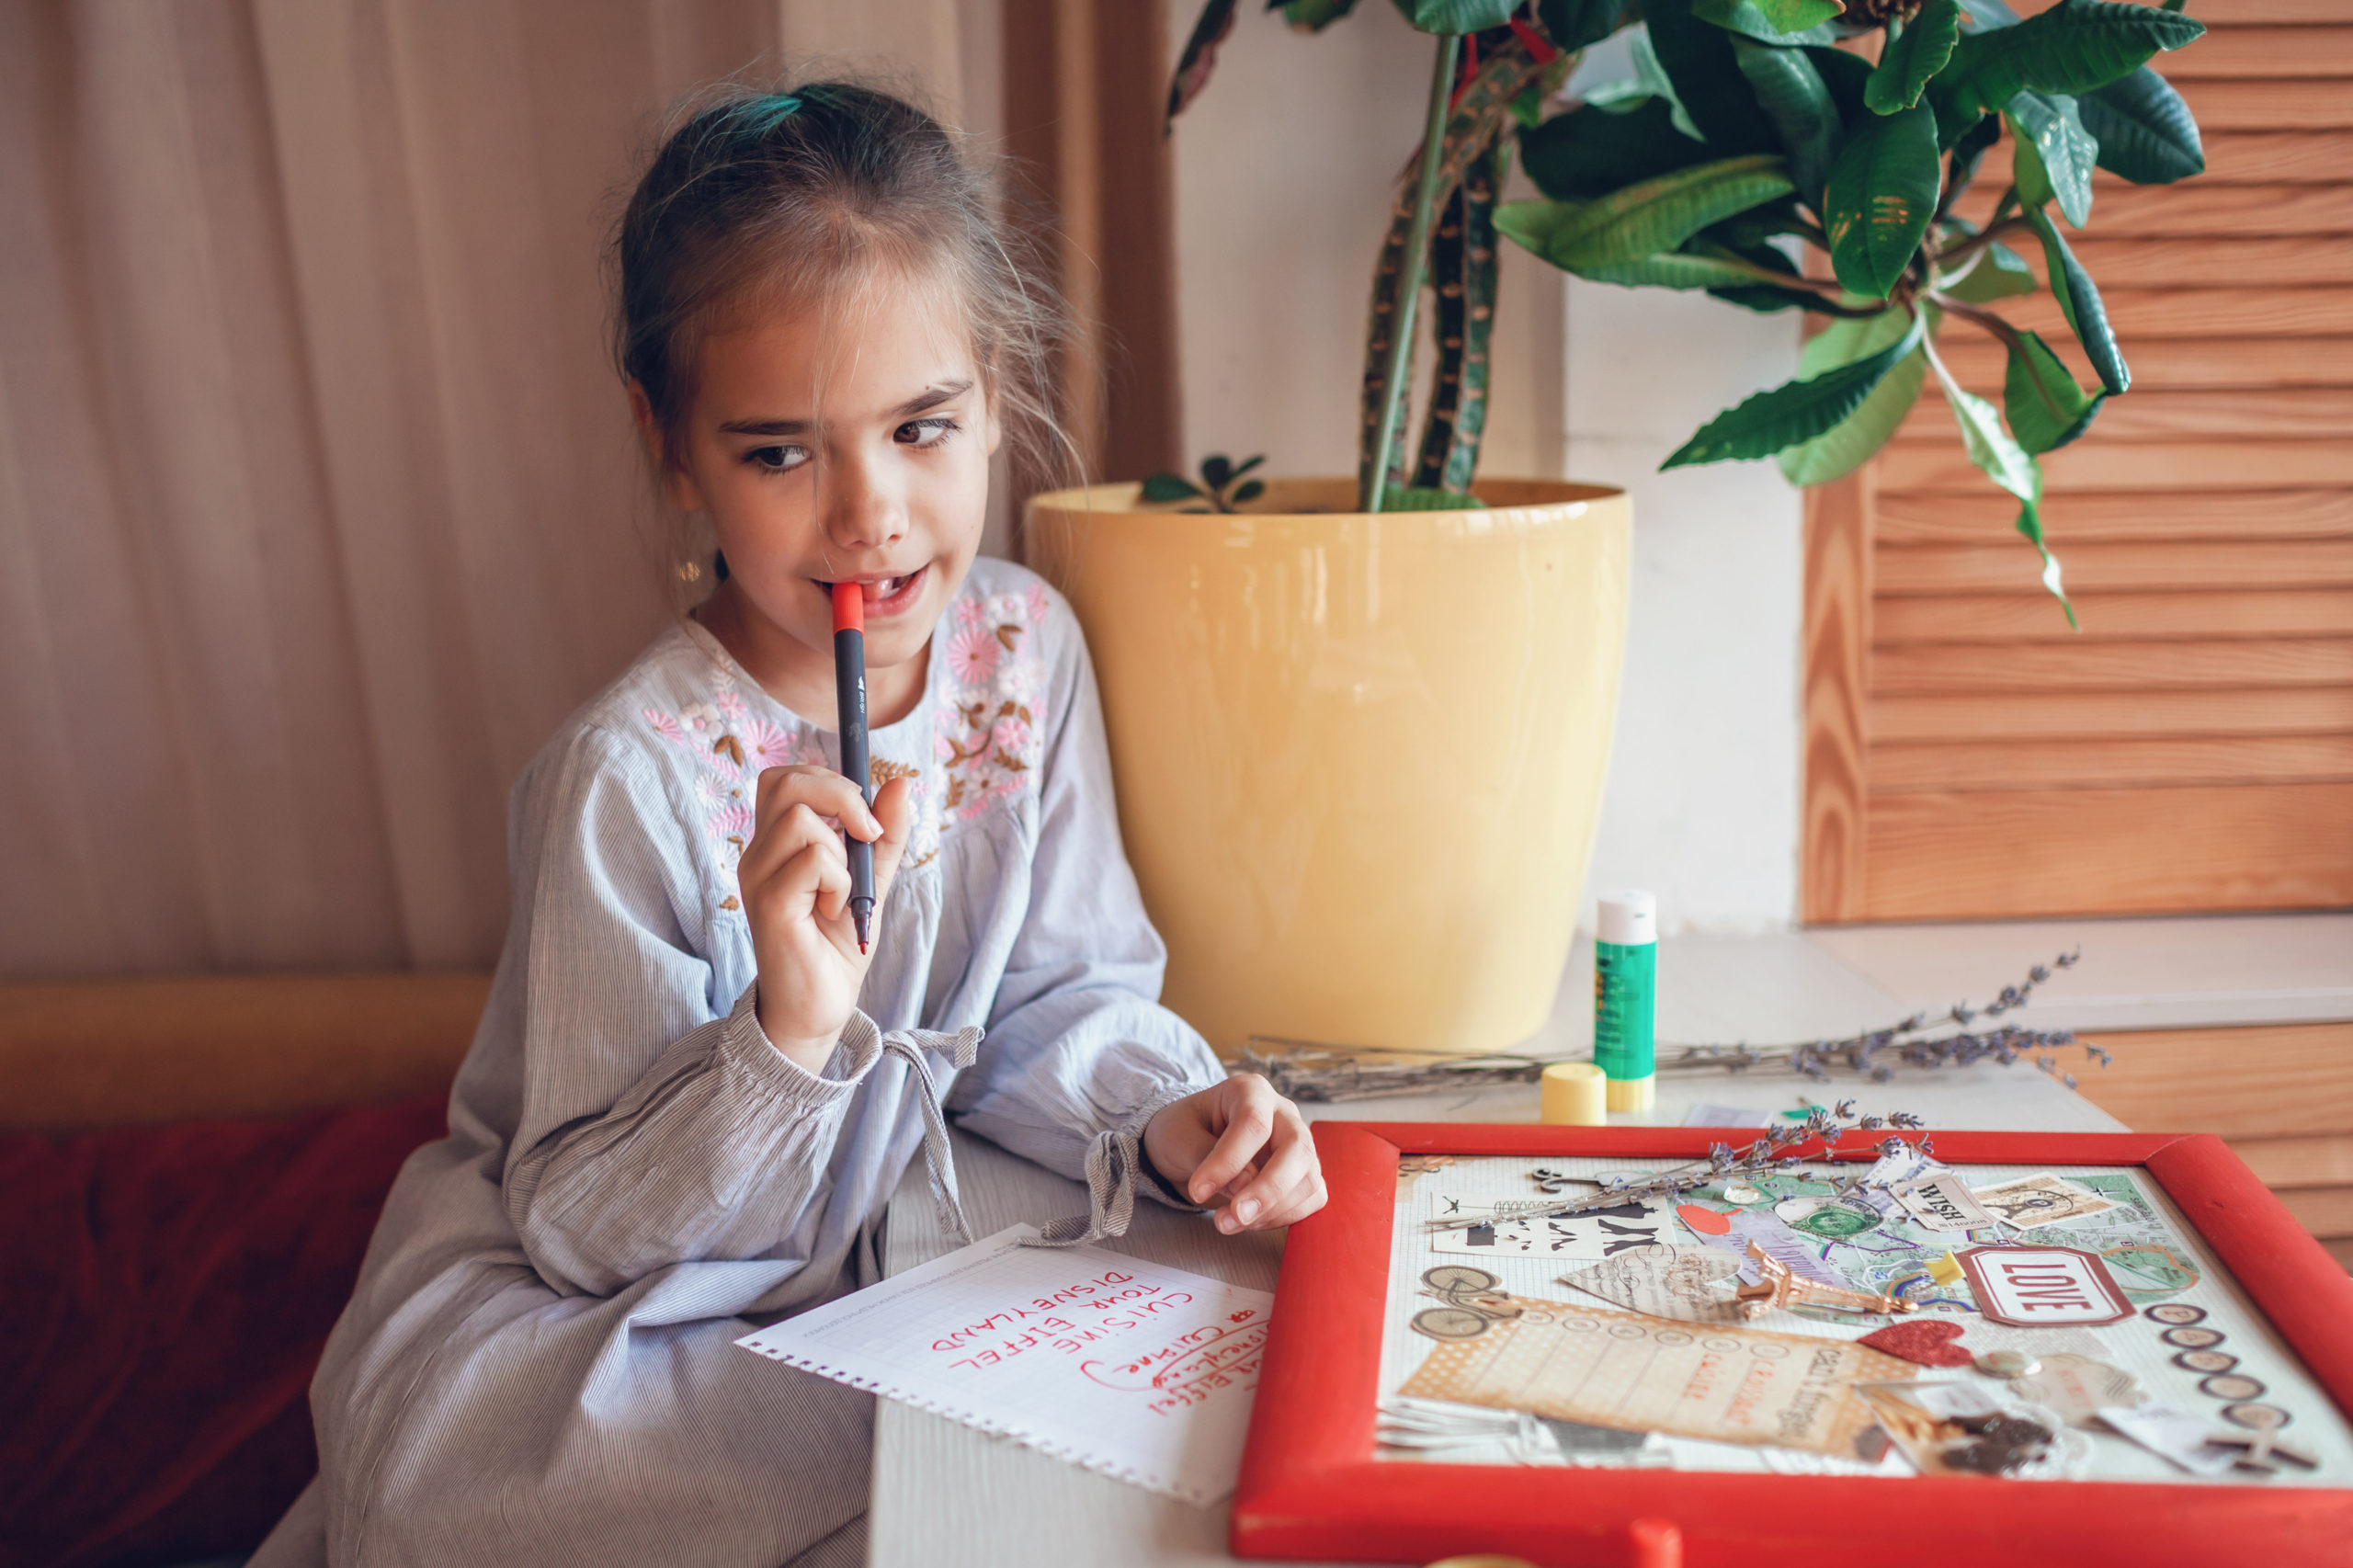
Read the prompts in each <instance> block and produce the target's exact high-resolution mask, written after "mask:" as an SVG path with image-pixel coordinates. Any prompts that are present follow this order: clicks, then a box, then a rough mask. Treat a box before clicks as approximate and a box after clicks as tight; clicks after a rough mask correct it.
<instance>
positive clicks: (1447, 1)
mask: <svg viewBox="0 0 2353 1568" xmlns="http://www.w3.org/2000/svg"><path fill="white" fill-rule="evenodd" d="M1518 9H1519V0H1413V9H1412V10H1411V11H1408V12H1407V13H1406V15H1407V17H1409V18H1410V19H1411V20H1412V22H1413V24H1414V26H1415V28H1418V29H1420V30H1421V31H1423V32H1426V33H1483V32H1485V31H1486V30H1487V29H1488V28H1499V27H1502V26H1503V25H1504V24H1505V23H1506V22H1508V21H1510V20H1511V14H1512V13H1513V12H1514V11H1517V10H1518Z"/></svg>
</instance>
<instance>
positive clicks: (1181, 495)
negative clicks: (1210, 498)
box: [1143, 473, 1201, 503]
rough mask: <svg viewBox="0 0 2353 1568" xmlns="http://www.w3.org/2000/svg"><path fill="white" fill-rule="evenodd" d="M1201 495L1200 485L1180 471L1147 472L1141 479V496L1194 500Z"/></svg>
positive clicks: (1147, 498) (1164, 499)
mask: <svg viewBox="0 0 2353 1568" xmlns="http://www.w3.org/2000/svg"><path fill="white" fill-rule="evenodd" d="M1200 496H1201V487H1200V486H1199V485H1198V484H1195V483H1193V482H1192V481H1191V480H1189V479H1187V478H1186V477H1185V476H1184V475H1183V474H1181V473H1148V474H1146V475H1144V480H1143V498H1144V499H1145V500H1147V501H1151V502H1154V503H1158V502H1164V501H1194V500H1199V498H1200Z"/></svg>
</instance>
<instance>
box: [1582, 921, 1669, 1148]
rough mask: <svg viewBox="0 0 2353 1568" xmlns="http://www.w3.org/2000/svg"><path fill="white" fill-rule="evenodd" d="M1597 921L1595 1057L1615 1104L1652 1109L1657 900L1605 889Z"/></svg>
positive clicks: (1615, 1107)
mask: <svg viewBox="0 0 2353 1568" xmlns="http://www.w3.org/2000/svg"><path fill="white" fill-rule="evenodd" d="M1595 937H1596V939H1595V942H1594V945H1593V1060H1594V1061H1595V1062H1596V1063H1597V1064H1598V1065H1599V1067H1600V1068H1601V1071H1602V1073H1603V1074H1605V1075H1606V1076H1607V1077H1608V1080H1609V1108H1610V1109H1611V1110H1632V1111H1640V1110H1648V1109H1650V1108H1651V1105H1652V1103H1653V1091H1654V1085H1655V1080H1654V1078H1653V1077H1652V1074H1653V1072H1654V1061H1653V1056H1652V1030H1653V1024H1654V1014H1655V1012H1656V1010H1657V1005H1658V900H1656V899H1654V898H1653V897H1652V896H1651V895H1650V894H1649V893H1646V892H1610V893H1604V894H1602V895H1601V917H1600V919H1599V920H1598V921H1597V930H1596V932H1595Z"/></svg>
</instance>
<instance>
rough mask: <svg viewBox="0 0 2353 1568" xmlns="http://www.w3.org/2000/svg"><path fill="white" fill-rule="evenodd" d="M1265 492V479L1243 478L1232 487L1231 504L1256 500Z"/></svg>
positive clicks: (1236, 504) (1241, 503)
mask: <svg viewBox="0 0 2353 1568" xmlns="http://www.w3.org/2000/svg"><path fill="white" fill-rule="evenodd" d="M1266 493H1267V482H1266V481H1265V480H1263V479H1245V480H1244V481H1243V482H1242V483H1240V484H1238V485H1236V486H1235V487H1234V490H1233V497H1232V499H1233V504H1234V505H1235V506H1241V505H1243V504H1244V503H1245V502H1248V501H1256V499H1257V498H1258V497H1259V496H1261V495H1264V494H1266Z"/></svg>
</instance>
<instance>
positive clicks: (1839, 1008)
mask: <svg viewBox="0 0 2353 1568" xmlns="http://www.w3.org/2000/svg"><path fill="white" fill-rule="evenodd" d="M1661 971H1662V984H1661V997H1660V1007H1659V1033H1660V1037H1661V1038H1662V1039H1663V1040H1687V1041H1688V1040H1705V1041H1711V1042H1716V1043H1731V1042H1733V1040H1737V1039H1740V1038H1742V1037H1744V1036H1745V1038H1746V1039H1747V1040H1750V1041H1752V1042H1754V1043H1758V1044H1764V1043H1770V1042H1777V1041H1786V1040H1791V1039H1803V1038H1808V1037H1812V1036H1815V1035H1822V1034H1835V1033H1845V1032H1853V1031H1856V1030H1859V1029H1861V1028H1872V1027H1879V1026H1882V1025H1885V1024H1887V1023H1890V1022H1892V1021H1893V1020H1894V1019H1895V1018H1897V1017H1901V1016H1902V1015H1903V1014H1904V1012H1905V1011H1906V1010H1907V1009H1908V1008H1909V1007H1912V1006H1920V1005H1924V1003H1931V1002H1934V999H1931V998H1919V997H1913V998H1908V999H1907V998H1902V997H1898V996H1895V995H1893V994H1891V993H1890V992H1889V991H1888V990H1886V989H1882V988H1881V987H1880V986H1879V985H1877V984H1875V983H1872V982H1871V981H1870V979H1869V978H1867V977H1866V976H1865V975H1864V974H1862V973H1860V972H1858V971H1857V970H1856V969H1855V968H1854V967H1851V966H1850V965H1848V964H1847V963H1843V962H1841V961H1839V960H1836V959H1834V958H1833V957H1831V956H1830V955H1829V954H1827V953H1826V952H1825V951H1824V950H1823V949H1819V948H1816V947H1814V946H1813V945H1812V944H1811V943H1810V941H1809V940H1808V939H1807V938H1805V937H1789V938H1786V939H1784V938H1768V939H1767V940H1765V941H1763V942H1758V943H1742V942H1738V941H1726V940H1722V939H1716V940H1713V941H1711V940H1708V939H1700V940H1697V941H1692V942H1688V943H1681V944H1678V943H1670V944H1668V946H1667V949H1666V951H1665V953H1663V954H1662V957H1661ZM1590 976H1591V970H1590V958H1589V952H1588V954H1587V955H1586V960H1585V967H1584V968H1582V969H1580V965H1579V963H1578V961H1576V960H1572V961H1571V963H1570V965H1569V970H1568V973H1567V974H1566V975H1565V976H1564V978H1563V986H1562V993H1561V998H1562V999H1561V1002H1560V1004H1559V1005H1558V1006H1556V1008H1555V1010H1554V1015H1553V1017H1552V1021H1551V1022H1550V1023H1549V1024H1548V1025H1547V1026H1546V1028H1545V1029H1544V1030H1543V1031H1542V1032H1541V1033H1540V1034H1539V1035H1538V1036H1537V1037H1536V1038H1535V1039H1534V1040H1530V1041H1529V1045H1528V1049H1529V1051H1534V1052H1537V1053H1540V1054H1570V1053H1573V1052H1575V1051H1578V1050H1579V1049H1580V1048H1581V1046H1582V1045H1583V1044H1585V1043H1587V1042H1589V1040H1590V1038H1591V1024H1592V1020H1591V1017H1590V1010H1591V1006H1592V1001H1591V998H1592V994H1593V993H1592V989H1591V978H1590ZM2015 978H2017V977H2016V976H2012V975H2007V974H2003V975H1988V976H1984V977H1982V978H1981V979H1978V980H1976V981H1974V982H1965V983H1963V985H1962V987H1961V991H1960V992H1956V993H1954V994H1951V995H1947V996H1944V997H1943V998H1942V1001H1941V1002H1940V1003H1935V1005H1938V1006H1941V1005H1942V1004H1943V1003H1949V1002H1950V1001H1953V1000H1956V999H1958V997H1959V995H1961V994H1963V993H1965V992H1966V991H1967V990H1968V989H1969V986H1970V984H1972V983H1974V984H1976V985H1977V986H1978V987H1979V988H1980V989H1979V991H1978V994H1979V995H1981V996H1982V995H1984V993H1985V990H1987V989H1997V988H1998V987H1999V985H2000V984H2001V983H2004V982H2006V981H2008V980H2011V979H2015ZM1744 998H1745V1005H1744V1003H1743V999H1744ZM2021 1021H2029V1020H2027V1019H2025V1017H2024V1016H2021ZM1845 1097H1852V1098H1853V1099H1855V1100H1856V1101H1857V1103H1858V1106H1859V1109H1860V1110H1861V1111H1863V1112H1865V1113H1872V1112H1876V1113H1881V1114H1883V1113H1885V1112H1887V1111H1891V1110H1907V1111H1911V1112H1913V1113H1914V1114H1915V1115H1917V1116H1919V1117H1921V1118H1922V1119H1925V1120H1926V1121H1927V1124H1928V1127H1929V1129H1930V1131H1936V1130H1938V1129H1947V1128H1967V1127H2001V1128H2005V1129H2009V1130H2014V1131H2119V1130H2120V1129H2121V1127H2122V1124H2121V1123H2120V1122H2119V1121H2117V1120H2116V1119H2114V1118H2113V1117H2110V1116H2109V1115H2108V1114H2107V1113H2106V1112H2104V1111H2101V1110H2099V1109H2098V1108H2096V1107H2094V1106H2092V1105H2091V1104H2089V1103H2088V1102H2087V1101H2086V1100H2084V1099H2083V1098H2081V1097H2080V1096H2076V1095H2075V1094H2072V1093H2070V1092H2069V1091H2068V1090H2067V1089H2066V1088H2065V1087H2063V1085H2060V1084H2059V1083H2058V1082H2057V1081H2056V1080H2054V1079H2052V1078H2049V1077H2047V1076H2045V1075H2044V1074H2040V1073H2039V1072H2037V1071H2036V1070H2035V1069H2034V1068H2033V1067H2032V1066H2030V1065H2027V1064H2023V1063H2021V1064H2020V1065H2018V1066H2015V1067H2009V1068H2001V1067H1996V1066H1994V1065H1992V1064H1991V1063H1984V1062H1981V1063H1979V1064H1978V1065H1977V1066H1975V1067H1973V1068H1970V1069H1967V1070H1964V1071H1958V1072H1942V1073H1938V1074H1905V1075H1904V1076H1902V1077H1899V1078H1898V1079H1897V1080H1896V1081H1895V1082H1894V1083H1893V1084H1889V1085H1861V1084H1848V1083H1846V1082H1844V1081H1841V1082H1839V1083H1837V1084H1835V1085H1818V1084H1811V1083H1808V1082H1806V1081H1805V1080H1803V1079H1801V1078H1798V1077H1795V1076H1793V1075H1791V1074H1743V1075H1739V1076H1733V1075H1731V1074H1722V1075H1709V1076H1698V1077H1680V1078H1661V1079H1660V1080H1659V1095H1658V1102H1659V1103H1658V1108H1657V1109H1656V1110H1655V1111H1654V1112H1652V1113H1651V1114H1649V1115H1647V1116H1643V1117H1619V1118H1613V1120H1615V1121H1619V1122H1621V1123H1622V1122H1637V1121H1648V1122H1654V1123H1660V1124H1665V1125H1676V1124H1679V1123H1680V1122H1681V1121H1682V1119H1683V1115H1684V1111H1685V1109H1686V1108H1688V1106H1690V1105H1692V1104H1695V1103H1711V1104H1716V1105H1726V1106H1735V1107H1742V1108H1755V1109H1759V1110H1779V1109H1783V1108H1791V1107H1794V1106H1796V1105H1797V1104H1799V1103H1800V1101H1801V1099H1802V1098H1812V1099H1814V1100H1818V1101H1822V1102H1824V1103H1828V1102H1830V1101H1832V1100H1834V1099H1836V1098H1845ZM1536 1102H1537V1090H1536V1086H1535V1085H1532V1084H1529V1085H1514V1086H1512V1087H1510V1088H1506V1089H1500V1090H1490V1091H1484V1092H1480V1093H1472V1094H1449V1095H1442V1096H1415V1097H1413V1098H1410V1099H1392V1100H1360V1101H1355V1102H1351V1103H1348V1104H1344V1105H1333V1106H1311V1107H1308V1108H1307V1110H1308V1114H1309V1115H1310V1116H1311V1117H1312V1118H1314V1119H1349V1120H1359V1121H1528V1122H1532V1121H1534V1120H1536V1119H1537V1116H1536V1109H1537V1104H1536ZM956 1168H957V1177H958V1181H959V1184H960V1186H961V1188H962V1192H963V1199H964V1210H965V1213H966V1216H967V1217H968V1218H969V1220H970V1221H971V1222H972V1231H973V1233H974V1234H975V1235H983V1236H984V1235H989V1234H991V1233H995V1232H996V1231H999V1230H1002V1229H1004V1228H1005V1227H1006V1226H1007V1225H1010V1224H1013V1223H1015V1222H1017V1221H1030V1222H1032V1223H1037V1222H1041V1221H1047V1220H1051V1219H1055V1218H1058V1217H1060V1216H1062V1215H1064V1214H1076V1213H1083V1212H1084V1211H1085V1210H1086V1189H1085V1188H1084V1187H1081V1186H1080V1185H1079V1184H1078V1183H1076V1182H1073V1181H1068V1180H1065V1179H1063V1177H1061V1176H1054V1175H1052V1174H1051V1173H1049V1172H1047V1171H1045V1170H1043V1169H1040V1167H1038V1166H1036V1165H1030V1164H1029V1162H1027V1161H1025V1160H1021V1159H1018V1158H1017V1157H1015V1156H1013V1155H1010V1154H1007V1153H1004V1152H1003V1151H1001V1150H999V1149H997V1148H995V1146H994V1145H991V1144H988V1143H985V1142H981V1141H980V1140H978V1139H975V1138H968V1137H964V1136H962V1135H961V1134H959V1135H958V1136H957V1138H956ZM1105 1245H1107V1246H1108V1247H1110V1248H1112V1249H1114V1250H1116V1251H1120V1252H1126V1253H1130V1254H1132V1255H1134V1256H1140V1257H1149V1258H1153V1259H1155V1260H1157V1261H1160V1262H1164V1263H1169V1264H1174V1265H1176V1266H1177V1267H1183V1268H1189V1269H1192V1270H1194V1271H1196V1272H1198V1273H1201V1274H1207V1275H1211V1276H1212V1277H1214V1278H1221V1279H1225V1280H1228V1281H1230V1282H1232V1283H1234V1284H1238V1285H1249V1286H1255V1287H1256V1288H1258V1289H1260V1290H1273V1289H1274V1285H1275V1274H1276V1270H1277V1267H1278V1265H1279V1262H1280V1259H1281V1256H1282V1247H1281V1243H1280V1241H1279V1239H1277V1238H1276V1237H1273V1236H1266V1235H1257V1236H1245V1237H1238V1238H1228V1237H1224V1236H1221V1235H1219V1234H1218V1233H1217V1232H1216V1231H1214V1230H1213V1229H1211V1227H1210V1226H1209V1225H1207V1224H1206V1223H1205V1222H1203V1221H1201V1220H1199V1219H1198V1218H1196V1217H1194V1216H1190V1215H1185V1214H1179V1213H1176V1212H1175V1211H1174V1210H1168V1209H1165V1208H1163V1207H1161V1206H1160V1205H1158V1204H1155V1203H1152V1202H1149V1201H1142V1202H1139V1203H1138V1204H1137V1205H1136V1216H1135V1222H1134V1224H1133V1225H1132V1226H1131V1228H1130V1230H1129V1232H1128V1234H1127V1235H1126V1236H1124V1237H1122V1238H1120V1239H1119V1240H1116V1241H1111V1242H1107V1243H1105ZM949 1247H950V1243H949V1241H948V1239H947V1238H945V1237H944V1236H942V1235H941V1234H940V1233H939V1231H938V1226H937V1225H936V1223H935V1222H934V1221H933V1217H932V1204H931V1198H930V1194H929V1192H928V1190H927V1188H926V1186H925V1178H924V1173H923V1168H922V1165H920V1164H919V1163H918V1164H917V1165H915V1167H914V1168H913V1169H912V1170H910V1171H909V1172H908V1175H907V1179H906V1181H905V1182H904V1183H903V1184H902V1185H901V1187H900V1189H899V1191H898V1194H897V1195H896V1196H895V1197H894V1198H893V1199H892V1204H891V1219H890V1234H889V1239H888V1245H887V1248H886V1253H885V1257H884V1267H886V1268H887V1269H889V1271H890V1272H892V1273H893V1274H895V1273H898V1272H899V1271H901V1270H902V1269H905V1268H911V1267H915V1265H916V1264H919V1263H923V1262H926V1261H927V1260H928V1259H930V1258H933V1257H937V1256H939V1255H940V1254H941V1253H943V1252H946V1251H948V1250H949ZM1227 1512H1228V1510H1227V1509H1226V1507H1225V1506H1218V1507H1216V1508H1196V1507H1193V1506H1190V1505H1188V1504H1184V1503H1179V1502H1176V1501H1174V1500H1173V1499H1170V1498H1166V1497H1162V1496H1158V1495H1156V1494H1153V1493H1150V1492H1146V1491H1143V1490H1142V1488H1140V1487H1134V1486H1129V1485H1126V1484H1124V1483H1120V1482H1117V1481H1113V1480H1110V1479H1108V1477H1105V1476H1100V1475H1097V1474H1094V1473H1092V1472H1091V1471H1083V1470H1080V1469H1078V1468H1077V1467H1075V1466H1074V1465H1068V1464H1064V1463H1063V1462H1062V1461H1060V1460H1052V1459H1049V1458H1047V1457H1045V1456H1044V1455H1042V1454H1039V1453H1035V1452H1032V1451H1031V1450H1029V1449H1023V1448H1019V1447H1017V1446H1016V1445H1014V1444H1011V1443H1007V1442H1004V1441H1001V1440H999V1439H996V1438H993V1437H987V1436H985V1435H984V1434H983V1433H980V1432H977V1431H974V1430H972V1428H971V1427H968V1426H960V1425H958V1424H957V1423H955V1422H952V1421H949V1420H948V1419H946V1418H945V1417H942V1416H938V1415H928V1414H926V1413H925V1412H923V1411H920V1410H915V1409H912V1408H910V1407H908V1406H906V1405H903V1404H894V1403H890V1402H888V1401H885V1402H882V1403H881V1404H880V1405H879V1406H878V1408H877V1413H876V1417H875V1452H874V1492H873V1511H872V1514H871V1516H870V1537H869V1540H870V1548H869V1550H870V1558H869V1561H870V1562H871V1563H872V1564H873V1565H874V1568H939V1565H941V1564H955V1565H956V1568H1060V1565H1062V1564H1065V1563H1067V1564H1072V1565H1074V1568H1077V1565H1085V1568H1102V1565H1105V1564H1119V1565H1120V1568H1205V1565H1208V1564H1227V1563H1231V1562H1233V1561H1234V1560H1233V1558H1231V1557H1229V1556H1228V1555H1227V1554H1226V1551H1225V1535H1226V1520H1227Z"/></svg>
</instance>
